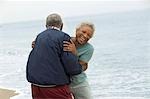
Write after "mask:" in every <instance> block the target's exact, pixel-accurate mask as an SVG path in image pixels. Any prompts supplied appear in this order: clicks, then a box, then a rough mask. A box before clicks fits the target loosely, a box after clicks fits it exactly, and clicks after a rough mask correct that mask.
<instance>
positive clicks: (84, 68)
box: [79, 60, 88, 71]
mask: <svg viewBox="0 0 150 99" xmlns="http://www.w3.org/2000/svg"><path fill="white" fill-rule="evenodd" d="M79 63H80V64H81V65H82V70H83V71H85V70H86V69H87V68H88V63H86V62H84V61H81V60H79Z"/></svg>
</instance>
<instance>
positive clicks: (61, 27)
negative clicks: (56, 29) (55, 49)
mask: <svg viewBox="0 0 150 99" xmlns="http://www.w3.org/2000/svg"><path fill="white" fill-rule="evenodd" d="M62 29H63V23H62V25H61V26H60V30H61V31H62Z"/></svg>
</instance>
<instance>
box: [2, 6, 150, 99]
mask: <svg viewBox="0 0 150 99" xmlns="http://www.w3.org/2000/svg"><path fill="white" fill-rule="evenodd" d="M149 12H150V9H145V10H139V11H130V12H118V13H107V14H98V15H89V16H80V17H70V18H64V29H63V31H65V32H67V33H68V34H69V35H70V36H74V34H75V28H76V26H77V25H78V24H79V23H81V22H82V21H90V22H93V23H94V24H95V27H96V31H95V34H94V37H93V38H92V39H91V40H90V41H89V42H90V43H91V44H93V46H94V49H95V51H94V54H93V57H92V59H91V60H90V62H89V68H88V70H87V71H86V73H87V76H88V79H89V83H90V86H91V90H92V95H93V98H94V99H150V17H149V16H150V13H149ZM43 30H45V20H37V21H26V22H17V23H7V24H0V46H1V47H0V87H2V88H10V89H14V90H17V92H19V93H20V94H19V95H18V96H15V97H12V98H11V99H31V90H30V84H29V83H28V82H27V80H26V63H27V58H28V55H29V52H30V51H31V42H32V41H33V40H34V39H35V37H36V36H37V35H38V33H40V32H41V31H43Z"/></svg>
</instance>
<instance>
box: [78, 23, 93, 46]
mask: <svg viewBox="0 0 150 99" xmlns="http://www.w3.org/2000/svg"><path fill="white" fill-rule="evenodd" d="M92 35H93V31H92V29H91V28H90V27H89V26H82V27H80V28H79V29H77V30H76V40H77V42H78V43H79V44H80V45H83V44H86V43H87V42H88V40H89V39H90V38H91V37H92Z"/></svg>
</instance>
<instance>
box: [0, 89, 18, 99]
mask: <svg viewBox="0 0 150 99" xmlns="http://www.w3.org/2000/svg"><path fill="white" fill-rule="evenodd" d="M18 94H19V93H17V92H16V91H15V90H9V89H3V88H0V99H10V98H11V97H13V96H16V95H18Z"/></svg>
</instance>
